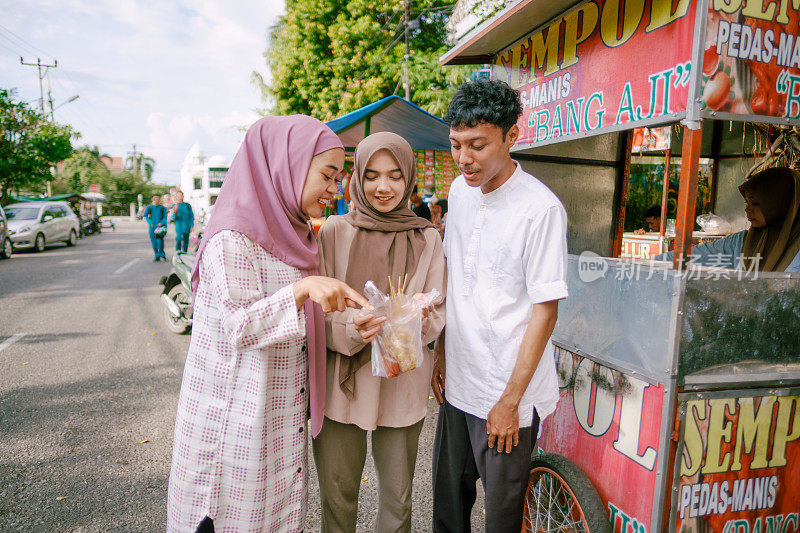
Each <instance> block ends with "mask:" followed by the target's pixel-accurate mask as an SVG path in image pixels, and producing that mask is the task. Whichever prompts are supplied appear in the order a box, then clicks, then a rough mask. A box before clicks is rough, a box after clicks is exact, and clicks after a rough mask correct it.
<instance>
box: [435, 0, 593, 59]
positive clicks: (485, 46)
mask: <svg viewBox="0 0 800 533" xmlns="http://www.w3.org/2000/svg"><path fill="white" fill-rule="evenodd" d="M579 1H580V0H518V1H516V2H514V3H513V4H511V5H510V6H508V7H507V8H505V9H503V10H502V11H500V12H499V13H498V14H497V15H495V16H494V17H492V18H490V19H489V20H486V21H484V22H483V23H482V24H480V25H479V26H477V27H476V28H475V29H473V30H472V31H471V32H469V33H468V34H467V35H465V36H464V37H463V38H462V39H461V40H459V41H458V42H457V43H456V45H455V46H454V47H453V48H451V49H450V50H448V51H447V53H446V54H444V55H443V56H442V57H440V58H439V63H441V64H442V65H480V64H484V63H491V61H492V56H493V55H495V54H496V53H497V52H499V51H500V50H502V49H504V48H506V47H507V46H509V45H511V44H512V43H514V41H516V40H517V39H520V38H521V37H523V36H525V35H527V34H528V33H530V32H531V30H533V29H535V28H538V27H539V26H541V25H543V24H545V23H546V22H548V21H550V20H551V19H553V18H555V16H556V15H558V14H559V13H563V12H564V11H566V10H568V9H569V8H571V7H572V6H574V5H576V4H578V2H579Z"/></svg>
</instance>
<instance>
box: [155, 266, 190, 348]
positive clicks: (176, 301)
mask: <svg viewBox="0 0 800 533" xmlns="http://www.w3.org/2000/svg"><path fill="white" fill-rule="evenodd" d="M194 261H195V256H194V255H193V254H182V253H176V254H175V255H174V256H172V270H171V271H170V273H169V274H168V275H166V276H163V277H162V278H161V279H160V280H159V284H160V285H163V287H164V288H163V290H162V291H161V304H162V307H163V312H164V320H165V321H166V323H167V328H169V330H170V331H171V332H173V333H177V334H178V335H183V334H185V333H188V332H189V331H190V330H191V329H192V286H191V276H192V268H194Z"/></svg>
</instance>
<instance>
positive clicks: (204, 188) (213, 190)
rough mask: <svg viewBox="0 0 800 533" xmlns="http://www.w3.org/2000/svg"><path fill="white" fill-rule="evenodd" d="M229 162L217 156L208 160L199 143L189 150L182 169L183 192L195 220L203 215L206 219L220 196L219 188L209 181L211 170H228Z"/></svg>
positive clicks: (181, 186)
mask: <svg viewBox="0 0 800 533" xmlns="http://www.w3.org/2000/svg"><path fill="white" fill-rule="evenodd" d="M229 166H230V163H229V162H228V160H227V159H226V158H225V157H224V156H222V155H215V156H213V157H211V158H210V159H206V157H205V154H204V153H203V150H202V149H201V148H200V145H198V144H197V143H195V144H194V146H192V147H191V148H190V149H189V152H188V153H187V154H186V157H185V158H184V160H183V166H182V167H181V185H180V188H181V191H182V192H183V197H184V200H185V201H186V202H188V203H189V204H190V205H191V206H192V210H193V211H194V213H195V219H198V218H200V217H201V216H202V215H203V214H206V217H207V216H208V215H209V214H210V212H211V206H212V205H213V202H214V200H215V199H216V197H217V196H218V195H219V191H220V189H219V187H211V185H210V180H209V169H210V168H224V169H226V170H227V168H228V167H229ZM206 222H207V220H206Z"/></svg>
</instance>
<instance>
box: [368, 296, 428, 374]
mask: <svg viewBox="0 0 800 533" xmlns="http://www.w3.org/2000/svg"><path fill="white" fill-rule="evenodd" d="M364 295H365V296H366V297H367V300H369V303H370V305H371V306H372V310H371V311H370V312H371V313H372V314H373V315H375V316H385V317H386V322H384V323H383V327H382V328H381V331H380V333H378V336H377V337H375V340H373V341H372V375H373V376H377V377H382V378H393V377H396V376H399V375H400V374H402V373H403V372H408V371H409V370H414V369H415V368H417V367H418V366H420V365H421V364H422V360H423V358H424V353H423V351H422V350H423V346H422V310H423V309H425V308H426V307H429V306H430V305H431V304H432V303H433V301H434V300H436V298H438V297H439V291H437V290H436V289H433V290H432V291H431V292H428V293H425V294H423V295H422V297H419V296H418V297H416V298H414V297H413V296H409V295H407V294H405V293H404V292H403V291H402V290H391V291H390V294H389V295H388V296H387V295H386V294H383V293H382V292H381V291H380V290H378V288H377V287H376V286H375V284H374V283H373V282H372V281H368V282H367V283H366V284H365V285H364Z"/></svg>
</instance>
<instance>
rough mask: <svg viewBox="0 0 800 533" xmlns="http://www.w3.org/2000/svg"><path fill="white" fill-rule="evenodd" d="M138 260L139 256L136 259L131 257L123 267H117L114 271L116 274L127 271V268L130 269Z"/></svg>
mask: <svg viewBox="0 0 800 533" xmlns="http://www.w3.org/2000/svg"><path fill="white" fill-rule="evenodd" d="M138 260H139V259H138V258H136V259H131V260H130V261H128V262H127V263H125V264H124V265H122V266H121V267H119V268H118V269H116V270H115V271H114V275H117V274H122V273H123V272H125V271H126V270H128V269H129V268H130V267H132V266H133V265H134V263H136V262H137V261H138Z"/></svg>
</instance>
